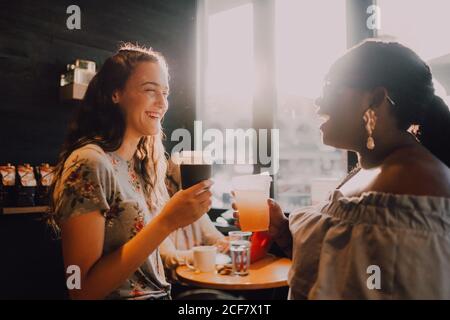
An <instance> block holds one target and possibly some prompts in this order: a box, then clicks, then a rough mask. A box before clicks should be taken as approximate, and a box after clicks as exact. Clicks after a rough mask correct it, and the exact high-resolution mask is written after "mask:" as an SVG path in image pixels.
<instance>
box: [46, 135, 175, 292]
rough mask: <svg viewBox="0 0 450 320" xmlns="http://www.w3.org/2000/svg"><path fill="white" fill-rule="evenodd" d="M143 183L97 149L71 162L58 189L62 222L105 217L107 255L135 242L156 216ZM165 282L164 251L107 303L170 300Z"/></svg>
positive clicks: (91, 146) (88, 149)
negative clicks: (96, 213)
mask: <svg viewBox="0 0 450 320" xmlns="http://www.w3.org/2000/svg"><path fill="white" fill-rule="evenodd" d="M141 185H142V181H141V179H140V177H139V176H138V175H137V174H136V172H135V171H134V169H133V165H132V163H131V161H126V160H124V159H122V158H121V157H120V156H118V155H117V154H116V153H114V152H104V151H103V149H102V148H101V147H99V146H97V145H94V144H88V145H86V146H84V147H81V148H79V149H77V150H75V151H74V152H72V154H71V155H70V156H69V158H68V159H67V160H66V162H65V165H64V171H63V175H62V179H60V181H58V183H57V185H56V188H55V193H54V195H55V205H56V213H57V222H58V223H59V224H61V223H62V222H64V221H65V220H66V219H68V218H69V217H73V216H77V215H81V214H84V213H89V212H92V211H95V210H100V212H101V213H102V214H103V216H104V217H105V240H104V245H103V255H107V254H109V253H111V252H113V251H115V250H116V249H118V248H119V247H121V246H122V245H124V244H125V243H126V242H127V241H129V240H130V239H132V238H133V237H134V236H135V235H136V234H137V233H138V232H139V231H140V230H141V229H142V228H143V227H144V226H145V225H146V224H147V223H148V222H149V220H151V218H152V217H153V216H154V215H155V214H156V212H151V211H150V209H149V208H151V207H150V206H149V205H148V204H147V202H146V199H145V197H144V193H143V190H142V187H141ZM167 298H170V284H169V283H168V282H167V281H166V278H165V275H164V267H163V264H162V262H161V258H160V254H159V249H158V250H155V251H154V252H153V253H152V254H151V255H150V256H149V257H148V259H147V260H146V261H145V262H144V263H143V264H142V265H141V267H140V268H139V269H137V270H136V271H135V272H134V274H133V275H132V276H131V277H130V278H129V279H127V280H126V281H125V282H124V283H123V284H122V285H121V286H120V287H119V288H117V289H116V290H115V291H113V292H112V293H111V294H110V295H109V296H108V297H107V299H167Z"/></svg>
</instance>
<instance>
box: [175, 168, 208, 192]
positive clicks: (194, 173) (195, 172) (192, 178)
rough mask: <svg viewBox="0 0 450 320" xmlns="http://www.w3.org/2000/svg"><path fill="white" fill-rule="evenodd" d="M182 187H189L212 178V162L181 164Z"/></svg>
mask: <svg viewBox="0 0 450 320" xmlns="http://www.w3.org/2000/svg"><path fill="white" fill-rule="evenodd" d="M180 172H181V187H182V188H183V189H187V188H189V187H192V186H193V185H195V184H197V183H199V182H201V181H203V180H208V179H210V178H211V175H212V165H211V164H181V165H180Z"/></svg>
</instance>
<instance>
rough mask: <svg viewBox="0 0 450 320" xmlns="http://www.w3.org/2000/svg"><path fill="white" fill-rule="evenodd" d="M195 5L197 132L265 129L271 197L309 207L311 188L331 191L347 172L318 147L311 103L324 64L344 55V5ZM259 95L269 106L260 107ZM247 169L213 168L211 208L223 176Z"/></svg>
mask: <svg viewBox="0 0 450 320" xmlns="http://www.w3.org/2000/svg"><path fill="white" fill-rule="evenodd" d="M198 3H199V27H198V30H197V31H198V34H199V47H198V53H197V54H198V56H199V58H198V63H197V65H198V82H197V83H198V85H197V87H198V89H197V90H198V92H197V101H198V104H197V105H198V110H197V118H198V119H200V120H202V122H203V128H204V129H208V128H214V129H220V130H222V132H223V131H225V129H237V128H241V129H244V130H246V129H248V128H251V127H252V126H253V127H255V128H256V127H258V126H261V127H263V128H264V127H265V126H267V124H268V123H272V124H271V125H270V126H271V127H272V126H273V128H276V129H279V135H280V150H279V152H280V153H279V154H280V166H279V171H278V172H277V174H276V175H275V176H274V179H275V188H274V191H275V194H274V195H275V198H276V199H277V200H278V201H279V202H280V203H281V205H282V207H283V209H284V210H285V211H291V210H292V209H293V208H295V207H299V206H303V205H308V204H311V202H313V201H314V190H316V189H315V186H318V185H321V184H322V185H323V183H324V182H325V183H326V182H328V184H329V183H330V181H331V182H332V183H334V184H335V185H336V184H337V180H338V179H341V178H342V177H343V176H344V175H345V173H346V170H347V156H346V152H344V151H338V150H335V149H334V148H330V147H327V146H324V145H323V144H322V142H321V135H320V131H319V129H318V127H319V119H318V117H317V116H316V114H315V111H316V110H315V106H314V103H313V101H314V99H315V98H316V97H318V96H319V95H320V93H321V92H320V90H321V88H322V84H323V78H324V76H325V73H326V72H327V70H328V68H329V66H330V64H331V63H332V62H333V61H334V60H335V59H336V58H337V57H338V56H339V55H340V54H341V53H343V52H344V51H345V50H346V27H347V26H346V21H345V19H346V5H345V4H346V0H336V1H329V0H316V1H310V0H267V1H266V0H265V1H258V0H253V1H252V0H203V1H199V2H198ZM266 34H267V36H266ZM270 35H273V38H271V37H270ZM266 39H267V40H266ZM265 41H267V42H265ZM272 50H273V51H274V57H273V61H271V59H272V55H271V53H270V52H269V51H272ZM258 63H259V64H258ZM266 64H269V65H270V66H269V67H267V65H266ZM255 65H256V66H257V68H255ZM272 66H273V68H272ZM262 69H264V72H262V73H261V70H262ZM261 74H264V76H261ZM267 79H269V80H267ZM274 86H275V87H276V89H274V90H273V92H272V91H270V90H272V88H273V87H274ZM266 89H268V90H269V91H270V92H269V93H268V92H266V91H265V90H266ZM261 93H262V95H264V99H265V98H266V96H267V97H268V100H267V101H274V102H273V103H271V102H269V103H268V102H267V101H265V102H264V101H261V100H264V99H261ZM272 98H273V99H272ZM268 109H270V110H268ZM255 115H258V117H255ZM261 115H262V116H261ZM265 118H267V119H265ZM268 118H270V119H268ZM272 119H273V121H272ZM266 120H267V121H266ZM229 142H230V141H228V140H227V141H226V144H227V145H229ZM235 152H237V153H239V152H242V151H241V150H236V151H235ZM252 171H253V167H252V166H236V165H228V166H227V165H218V166H216V167H215V168H214V179H215V186H214V190H213V192H214V203H213V207H216V208H217V207H222V208H223V207H228V206H229V204H230V203H229V191H230V189H231V185H230V178H231V177H232V176H233V175H236V174H237V173H252ZM335 185H334V186H335ZM319 189H320V188H319ZM312 193H313V194H312ZM312 196H313V197H312Z"/></svg>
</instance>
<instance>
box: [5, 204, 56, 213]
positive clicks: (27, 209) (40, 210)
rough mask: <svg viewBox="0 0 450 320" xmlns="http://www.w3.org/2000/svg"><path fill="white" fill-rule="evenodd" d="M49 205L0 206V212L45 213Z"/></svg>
mask: <svg viewBox="0 0 450 320" xmlns="http://www.w3.org/2000/svg"><path fill="white" fill-rule="evenodd" d="M48 210H49V206H35V207H7V208H0V213H3V214H4V215H7V214H8V215H10V214H27V213H46V212H47V211H48Z"/></svg>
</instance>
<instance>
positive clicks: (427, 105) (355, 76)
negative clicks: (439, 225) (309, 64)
mask: <svg viewBox="0 0 450 320" xmlns="http://www.w3.org/2000/svg"><path fill="white" fill-rule="evenodd" d="M327 78H328V80H330V81H333V80H332V79H337V81H341V82H344V84H345V85H348V86H350V87H356V88H361V89H373V88H376V87H384V88H386V89H387V90H388V92H389V95H390V97H391V98H392V100H393V101H395V107H394V108H393V112H394V115H395V118H396V120H397V125H398V128H399V129H400V130H408V129H410V128H411V126H415V127H417V126H418V128H419V129H418V131H417V138H418V139H419V141H420V142H421V143H422V145H424V146H425V147H426V148H427V149H428V150H429V151H430V152H431V153H433V154H434V155H435V156H436V157H437V158H439V159H440V160H441V161H442V162H444V163H445V164H446V165H447V166H448V167H450V148H449V146H448V141H450V110H449V108H448V106H447V105H446V104H445V102H444V101H443V100H442V98H440V97H439V96H437V95H436V94H435V90H434V86H433V76H432V73H431V70H430V67H429V66H428V65H427V64H426V63H425V62H424V61H423V60H422V59H421V58H420V57H419V56H418V55H417V54H416V53H415V52H414V51H412V50H411V49H409V48H407V47H405V46H403V45H402V44H400V43H397V42H386V41H380V40H373V39H369V40H366V41H364V42H362V43H361V44H359V45H357V46H355V47H353V48H352V49H350V50H349V51H348V52H347V53H346V54H345V55H344V56H342V57H341V58H340V59H338V60H337V61H336V62H335V63H334V64H333V66H332V67H331V69H330V72H329V74H328V76H327Z"/></svg>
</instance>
